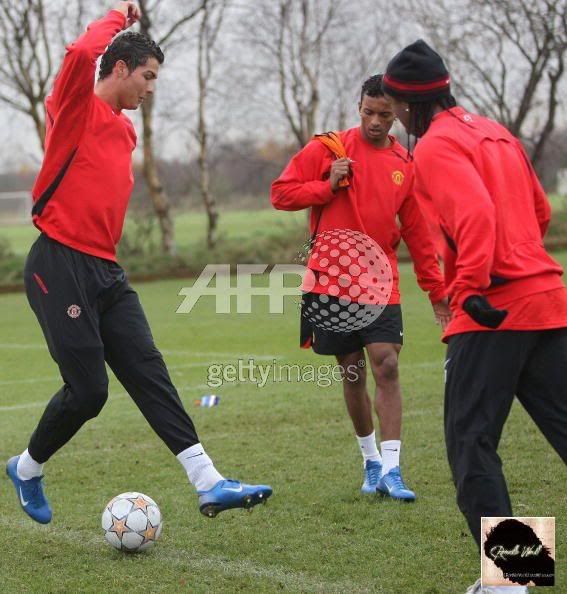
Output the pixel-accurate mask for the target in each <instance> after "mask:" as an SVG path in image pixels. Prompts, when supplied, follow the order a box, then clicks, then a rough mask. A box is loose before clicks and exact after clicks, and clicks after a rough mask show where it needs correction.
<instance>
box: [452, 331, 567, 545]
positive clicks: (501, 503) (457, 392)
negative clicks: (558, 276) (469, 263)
mask: <svg viewBox="0 0 567 594" xmlns="http://www.w3.org/2000/svg"><path fill="white" fill-rule="evenodd" d="M445 365H446V367H445V369H446V385H445V441H446V445H447V455H448V458H449V465H450V467H451V471H452V474H453V480H454V481H455V485H456V487H457V503H458V505H459V508H460V510H461V511H462V512H463V514H464V515H465V517H466V519H467V522H468V524H469V528H470V530H471V532H472V534H473V536H474V538H475V539H476V541H477V543H478V545H479V546H480V529H481V527H480V519H481V517H482V516H487V517H488V516H511V515H512V506H511V503H510V497H509V495H508V489H507V487H506V481H505V480H504V475H503V474H502V463H501V460H500V458H499V456H498V454H497V453H496V450H497V448H498V442H499V441H500V436H501V434H502V428H503V426H504V423H505V421H506V419H507V417H508V413H509V412H510V407H511V406H512V401H513V399H514V395H516V396H517V397H518V399H519V401H520V402H521V403H522V405H523V407H524V408H525V409H526V411H527V412H528V414H529V415H530V416H531V418H532V419H533V420H534V422H535V423H536V425H537V426H538V427H539V429H540V430H541V432H542V433H543V434H544V436H545V437H546V438H547V440H548V441H549V443H550V444H551V445H552V446H553V447H554V448H555V450H557V452H558V453H559V455H560V456H561V458H562V459H563V461H564V462H565V463H567V328H563V329H559V330H544V331H529V332H511V331H507V332H469V333H466V334H459V335H456V336H453V337H452V338H451V339H450V341H449V347H448V349H447V359H446V362H445ZM531 471H532V472H537V468H533V469H531Z"/></svg>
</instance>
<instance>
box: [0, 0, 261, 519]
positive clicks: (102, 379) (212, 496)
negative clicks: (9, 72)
mask: <svg viewBox="0 0 567 594" xmlns="http://www.w3.org/2000/svg"><path fill="white" fill-rule="evenodd" d="M139 18H140V11H139V8H138V7H137V6H136V4H135V3H133V2H119V3H118V4H117V5H116V7H115V8H114V9H113V10H111V11H110V12H109V13H108V14H107V15H106V16H105V17H104V18H102V19H100V20H99V21H96V22H94V23H92V24H91V25H90V26H89V27H88V29H87V32H86V33H85V34H84V35H83V36H82V37H80V38H79V39H78V40H77V41H75V43H72V44H71V45H69V46H68V47H67V52H66V55H65V58H64V60H63V65H62V67H61V70H60V71H59V73H58V75H57V77H56V79H55V83H54V87H53V90H52V92H51V95H50V96H49V97H48V98H47V100H46V104H45V107H46V114H47V133H46V141H45V157H44V160H43V164H42V167H41V170H40V172H39V175H38V177H37V179H36V182H35V185H34V188H33V199H34V206H33V211H32V214H33V220H34V224H35V225H36V227H38V228H39V229H40V230H41V235H40V237H39V238H38V239H37V241H36V242H35V243H34V244H33V246H32V248H31V250H30V253H29V255H28V258H27V261H26V266H25V286H26V293H27V297H28V300H29V303H30V305H31V307H32V309H33V311H34V313H35V315H36V316H37V319H38V321H39V323H40V325H41V328H42V330H43V333H44V335H45V339H46V341H47V345H48V348H49V352H50V354H51V356H52V357H53V359H54V360H55V362H56V363H57V365H58V366H59V370H60V372H61V377H62V378H63V381H64V384H63V387H62V388H61V389H60V390H59V391H58V392H57V393H56V394H55V395H54V396H53V398H52V399H51V401H50V402H49V404H48V405H47V408H46V409H45V412H44V413H43V416H42V417H41V419H40V421H39V424H38V426H37V428H36V430H35V431H34V433H33V435H32V436H31V439H30V441H29V445H28V447H27V449H26V450H25V451H24V452H23V453H22V454H21V455H20V456H15V457H13V458H11V459H10V460H9V462H8V464H7V467H6V472H7V474H8V476H9V477H10V478H11V479H12V482H13V483H14V487H15V488H16V493H17V495H18V499H19V502H20V504H21V506H22V508H23V510H24V511H25V512H26V513H27V514H28V515H29V516H30V517H31V518H33V519H34V520H35V521H37V522H40V523H42V524H47V523H48V522H50V521H51V517H52V512H51V508H50V506H49V503H48V501H47V499H46V497H45V494H44V490H43V484H42V475H43V465H44V463H45V462H47V461H48V460H49V459H50V458H51V457H52V456H53V454H55V452H57V451H58V450H59V449H60V448H61V447H63V446H64V445H65V444H66V443H67V442H68V441H69V440H70V439H71V438H72V437H73V436H74V435H75V433H77V431H78V430H79V429H80V428H81V427H82V426H83V424H84V423H85V422H86V421H88V420H89V419H92V418H94V417H96V416H97V415H98V414H99V412H100V411H101V410H102V407H103V406H104V404H105V402H106V400H107V397H108V377H107V374H106V369H105V362H106V363H108V365H109V366H110V368H111V369H112V371H113V372H114V374H115V375H116V377H117V378H118V380H119V381H120V382H121V383H122V385H123V386H124V387H125V388H126V390H127V392H128V393H129V394H130V396H131V397H132V399H133V400H134V402H135V403H136V405H137V406H138V408H139V409H140V410H141V412H142V414H143V415H144V416H145V418H146V419H147V421H148V422H149V423H150V425H151V427H152V428H153V429H154V431H155V432H156V433H157V434H158V435H159V436H160V438H161V439H162V440H163V441H164V442H165V444H166V445H167V447H168V448H169V449H170V450H171V451H172V452H173V454H174V455H175V456H177V458H178V460H179V462H180V463H181V464H182V465H183V467H184V469H185V471H186V472H187V475H188V478H189V481H190V482H191V483H192V484H193V485H194V486H195V488H196V489H197V493H198V497H199V508H200V511H201V513H203V514H204V515H206V516H208V517H214V516H216V514H217V513H219V512H221V511H223V510H226V509H231V508H251V507H253V506H255V505H257V504H258V503H261V502H263V501H265V500H266V499H267V498H268V497H270V495H271V494H272V489H271V488H270V487H268V486H264V485H245V484H242V483H240V482H239V481H234V480H230V479H225V478H224V477H223V476H222V475H221V474H220V473H219V472H218V471H217V469H216V468H215V466H214V465H213V462H212V460H211V459H210V457H209V456H208V455H207V454H206V452H205V450H204V449H203V446H202V445H201V443H200V442H199V438H198V437H197V433H196V431H195V427H194V425H193V421H192V420H191V418H190V417H189V415H188V414H187V412H186V411H185V409H184V408H183V405H182V403H181V400H180V398H179V395H178V393H177V391H176V389H175V387H174V386H173V384H172V382H171V379H170V377H169V373H168V371H167V368H166V366H165V363H164V361H163V358H162V356H161V353H160V352H159V351H158V350H157V348H156V346H155V345H154V341H153V338H152V334H151V332H150V328H149V326H148V322H147V320H146V316H145V314H144V311H143V309H142V306H141V304H140V301H139V299H138V295H137V294H136V292H135V291H134V290H133V289H132V288H131V287H130V285H129V283H128V280H127V279H126V276H125V274H124V271H123V270H122V268H121V267H120V266H119V265H118V264H117V263H116V246H117V244H118V242H119V240H120V235H121V233H122V226H123V223H124V217H125V214H126V209H127V206H128V201H129V198H130V194H131V191H132V187H133V184H134V178H133V175H132V151H133V150H134V148H135V146H136V133H135V131H134V127H133V125H132V123H131V122H130V120H129V119H128V118H127V117H126V116H125V115H124V113H123V110H125V109H137V108H138V107H139V106H140V104H141V103H142V102H143V101H145V100H146V99H148V98H149V97H151V96H152V93H153V91H154V87H155V84H156V83H155V81H156V79H157V77H158V71H159V67H160V65H161V64H162V63H163V61H164V56H163V53H162V51H161V49H160V48H159V47H158V46H157V45H156V44H155V43H154V42H153V41H152V40H151V39H149V38H147V37H145V36H143V35H141V34H139V33H132V32H128V33H125V34H123V35H120V36H118V37H116V38H115V39H114V41H113V38H114V37H115V36H116V35H117V34H118V33H120V31H122V30H123V29H127V28H128V27H130V26H131V25H133V24H134V23H135V22H136V21H137V20H138V19H139ZM109 44H110V45H109ZM101 55H102V61H101V64H100V74H99V78H98V81H97V82H96V85H94V88H93V84H94V77H95V70H96V62H97V59H98V58H99V56H101Z"/></svg>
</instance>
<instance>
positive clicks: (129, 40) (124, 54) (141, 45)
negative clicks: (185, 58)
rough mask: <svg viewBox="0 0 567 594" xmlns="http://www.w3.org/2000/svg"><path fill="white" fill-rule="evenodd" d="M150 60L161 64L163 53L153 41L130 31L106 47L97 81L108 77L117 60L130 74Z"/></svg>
mask: <svg viewBox="0 0 567 594" xmlns="http://www.w3.org/2000/svg"><path fill="white" fill-rule="evenodd" d="M150 58H155V59H156V60H157V61H158V62H159V63H160V64H163V61H164V56H163V52H162V51H161V48H160V47H159V45H157V43H156V42H155V41H153V40H152V39H150V38H149V37H148V36H147V35H142V33H134V32H132V31H128V32H126V33H122V35H119V36H118V37H117V38H116V39H115V40H114V41H113V42H112V43H111V44H110V45H109V46H108V48H107V50H106V52H105V53H104V55H103V56H102V60H101V62H100V70H99V75H98V79H99V80H102V79H104V78H106V77H107V76H109V75H110V74H111V73H112V69H113V68H114V65H115V64H116V62H118V60H122V61H123V62H125V63H126V65H127V66H128V71H129V72H132V71H133V70H136V68H138V66H143V65H144V64H145V63H146V62H147V61H148V60H149V59H150Z"/></svg>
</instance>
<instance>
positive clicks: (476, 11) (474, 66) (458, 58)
mask: <svg viewBox="0 0 567 594" xmlns="http://www.w3.org/2000/svg"><path fill="white" fill-rule="evenodd" d="M409 4H410V7H409V14H408V16H409V17H411V18H412V19H414V22H416V23H418V24H419V25H421V27H422V28H423V30H424V31H425V32H426V33H427V35H428V36H429V37H430V38H431V40H432V41H433V43H434V45H435V46H436V47H437V49H438V50H439V51H440V52H441V53H443V56H444V57H445V58H446V60H447V61H448V63H449V66H450V69H451V71H452V74H453V84H454V88H455V90H456V93H457V94H458V95H459V96H461V97H463V98H465V99H466V100H468V101H469V103H470V104H471V105H472V106H473V108H474V109H476V110H477V111H479V112H481V113H483V114H486V115H488V116H489V117H493V118H495V119H497V120H499V121H500V122H501V123H503V124H504V125H505V126H506V127H507V128H508V129H509V130H510V131H511V132H512V133H513V134H515V135H517V136H519V137H521V138H522V139H523V140H524V141H525V142H526V145H527V147H528V150H529V152H530V156H531V158H532V161H533V162H534V164H536V165H537V163H538V161H539V160H540V159H541V157H542V155H543V152H544V148H545V144H546V142H547V141H548V139H549V137H550V135H551V133H552V132H553V129H554V126H555V121H556V117H557V107H558V95H559V85H560V82H561V79H562V77H563V74H564V68H565V53H566V51H567V3H566V0H513V1H512V0H458V1H457V2H454V1H452V2H449V1H447V0H435V1H433V0H410V3H409ZM440 23H443V26H442V27H441V26H440Z"/></svg>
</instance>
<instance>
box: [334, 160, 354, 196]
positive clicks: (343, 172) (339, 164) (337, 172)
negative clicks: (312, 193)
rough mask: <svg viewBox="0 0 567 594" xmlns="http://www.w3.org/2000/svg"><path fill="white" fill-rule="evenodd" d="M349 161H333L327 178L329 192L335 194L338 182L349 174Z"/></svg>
mask: <svg viewBox="0 0 567 594" xmlns="http://www.w3.org/2000/svg"><path fill="white" fill-rule="evenodd" d="M350 163H351V161H350V159H347V158H344V159H337V160H336V161H333V164H332V165H331V175H330V176H329V182H330V183H331V190H333V192H336V191H337V190H338V189H339V182H340V181H341V179H343V177H346V176H347V175H349V174H350Z"/></svg>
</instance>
